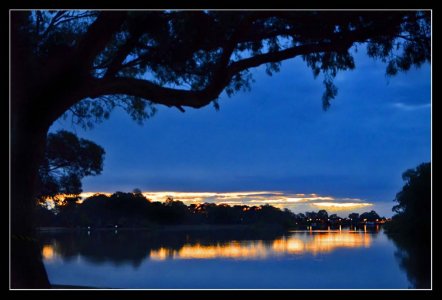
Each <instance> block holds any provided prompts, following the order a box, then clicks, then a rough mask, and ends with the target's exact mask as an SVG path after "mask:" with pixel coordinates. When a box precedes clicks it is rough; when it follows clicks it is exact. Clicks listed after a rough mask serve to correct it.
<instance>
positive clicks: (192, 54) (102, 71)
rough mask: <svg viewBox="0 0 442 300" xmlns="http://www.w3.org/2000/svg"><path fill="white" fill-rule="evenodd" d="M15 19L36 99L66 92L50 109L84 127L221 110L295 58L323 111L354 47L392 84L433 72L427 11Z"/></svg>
mask: <svg viewBox="0 0 442 300" xmlns="http://www.w3.org/2000/svg"><path fill="white" fill-rule="evenodd" d="M13 17H14V18H13V26H14V29H15V30H14V34H15V35H16V37H17V40H18V42H19V49H20V50H21V51H17V54H16V55H23V57H21V59H22V60H24V62H26V65H25V67H26V72H28V75H27V76H28V77H36V78H35V79H36V81H35V82H34V84H33V85H34V86H33V87H34V89H37V90H38V89H61V88H62V87H63V88H66V89H67V91H69V92H70V97H66V98H65V99H60V98H57V97H55V98H57V99H55V98H54V99H48V101H52V100H53V101H62V102H63V105H59V106H60V108H59V109H58V111H56V114H55V117H58V116H60V115H61V114H63V113H65V112H66V111H67V110H69V111H70V116H71V118H72V120H73V122H75V123H80V124H82V125H84V126H89V127H91V126H93V123H94V122H96V121H101V120H103V119H106V118H108V117H109V114H110V111H111V110H112V109H113V108H114V107H116V106H120V107H122V108H124V109H125V110H126V111H127V112H128V113H129V114H130V115H131V117H132V118H133V119H134V120H136V121H138V122H142V121H143V120H144V119H146V118H148V117H149V116H152V115H153V114H154V113H155V107H154V106H153V105H154V104H163V105H167V106H171V107H177V108H178V109H180V110H182V111H184V108H183V107H184V106H188V107H194V108H199V107H202V106H205V105H207V104H209V103H213V105H214V106H215V108H218V107H219V104H218V102H217V99H218V97H219V96H220V94H221V92H222V91H224V90H225V91H226V92H227V94H229V95H231V94H233V93H235V92H236V91H239V90H244V89H249V88H250V86H251V83H252V82H253V76H252V74H251V72H250V70H251V69H252V68H254V67H258V66H260V65H265V66H266V71H267V73H268V74H269V75H272V74H273V73H275V72H278V71H279V68H280V64H281V62H282V61H284V60H287V59H291V58H294V57H297V56H300V57H302V59H303V60H304V61H305V62H306V64H307V66H308V67H309V68H311V69H312V71H313V74H314V76H315V77H316V76H319V75H321V74H322V77H323V82H324V87H325V92H324V94H323V105H324V108H327V107H328V106H329V104H330V100H331V99H333V98H334V97H336V95H337V87H336V86H335V85H334V84H333V79H334V78H335V77H336V75H337V73H338V72H339V71H342V70H350V69H353V68H354V67H355V63H354V59H353V55H352V53H351V52H350V51H349V50H350V48H351V47H353V46H355V45H358V44H366V49H367V54H368V56H370V57H373V58H376V59H380V60H382V61H384V62H385V63H386V64H387V69H386V72H387V74H388V75H394V74H396V73H397V72H398V71H406V70H408V69H409V68H410V67H411V66H420V65H421V64H422V63H424V62H429V61H430V53H431V50H430V46H431V42H430V38H431V36H430V34H431V30H430V12H429V11H179V10H178V11H176V10H167V11H124V12H122V11H41V10H36V11H21V12H14V13H13ZM24 55H26V57H24ZM40 70H45V73H46V75H45V76H43V77H41V76H40ZM61 79H64V81H63V84H62V85H61V87H60V88H57V87H54V83H55V82H57V81H58V80H61ZM59 94H60V93H58V92H54V94H53V95H51V96H58V95H59ZM80 100H83V101H81V102H80ZM49 107H51V106H49ZM54 110H57V109H55V108H54Z"/></svg>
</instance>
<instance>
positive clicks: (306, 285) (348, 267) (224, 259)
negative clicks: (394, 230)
mask: <svg viewBox="0 0 442 300" xmlns="http://www.w3.org/2000/svg"><path fill="white" fill-rule="evenodd" d="M41 242H42V255H43V258H44V264H45V266H46V270H47V272H48V276H49V280H50V282H51V283H52V284H60V285H80V286H93V287H97V288H139V289H170V288H177V289H206V288H210V289H218V288H228V289H402V288H409V287H410V283H409V281H408V280H407V275H406V273H405V271H404V270H403V269H401V268H400V267H399V263H398V260H397V258H396V257H395V251H396V250H397V249H396V246H395V245H394V244H393V242H392V241H391V240H390V239H388V238H387V236H386V235H385V234H384V233H383V231H382V230H380V231H377V230H373V231H367V230H365V231H364V230H363V229H362V230H348V229H347V230H316V231H315V230H306V231H290V232H286V233H274V232H265V233H263V232H250V231H247V230H221V231H220V230H218V231H157V232H152V231H142V230H119V231H114V230H106V231H91V232H87V231H79V232H52V233H42V234H41Z"/></svg>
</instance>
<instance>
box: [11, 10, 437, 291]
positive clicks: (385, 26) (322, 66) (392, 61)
mask: <svg viewBox="0 0 442 300" xmlns="http://www.w3.org/2000/svg"><path fill="white" fill-rule="evenodd" d="M430 17H431V16H430V12H429V11H426V12H424V11H383V12H379V11H355V12H351V11H329V12H327V11H251V12H247V11H236V12H225V11H174V10H167V11H69V10H66V11H12V12H11V18H10V20H11V47H10V49H11V50H10V51H11V52H10V53H11V74H10V80H11V195H12V199H11V231H12V236H13V237H17V236H26V237H32V236H33V223H32V219H33V218H32V212H33V205H34V200H33V199H34V197H35V196H36V189H35V183H36V179H37V175H38V167H39V165H40V163H41V161H42V159H43V157H44V145H45V144H46V143H45V139H46V133H47V131H48V129H49V127H50V126H51V124H52V123H53V122H54V121H55V120H56V119H58V118H59V117H61V116H63V115H65V113H66V112H69V113H70V117H71V118H72V121H73V122H74V123H78V124H81V125H83V126H87V127H91V126H93V124H94V123H95V122H97V121H98V122H99V121H101V120H103V119H106V118H108V116H109V113H110V111H111V110H112V109H113V108H114V107H116V106H119V107H122V108H124V109H125V110H126V111H127V112H128V113H129V114H130V115H131V117H132V118H133V119H134V120H136V121H138V122H142V121H143V120H144V119H146V118H148V117H149V116H151V115H152V114H153V113H154V112H155V107H154V105H157V104H160V105H166V106H169V107H176V108H178V109H179V110H181V111H184V107H192V108H200V107H203V106H206V105H208V104H210V103H212V104H213V105H214V106H215V108H217V107H218V106H219V104H218V102H217V99H218V97H219V95H220V94H221V93H222V91H224V90H225V91H226V92H227V93H228V94H229V95H231V94H233V93H234V92H236V91H238V90H242V89H248V88H250V84H251V82H252V75H251V71H250V70H251V69H252V68H255V67H258V66H260V65H266V67H267V72H268V73H269V74H272V73H273V72H277V71H278V70H279V66H280V62H281V61H283V60H287V59H291V58H294V57H297V56H301V57H302V59H303V60H304V61H305V62H306V64H307V66H308V67H309V68H311V69H312V71H313V73H314V75H315V76H318V75H320V74H322V76H323V81H324V86H325V92H324V95H323V105H324V108H327V107H328V105H329V101H330V100H331V99H333V98H334V97H335V96H336V94H337V88H336V87H335V86H334V84H333V78H334V77H335V76H336V74H337V72H338V71H341V70H347V69H353V68H354V67H355V65H354V61H353V57H352V55H351V54H350V53H349V49H350V48H351V47H352V46H353V45H356V44H361V43H366V45H367V54H368V55H369V56H370V57H373V58H378V59H381V60H383V61H385V62H386V63H387V73H388V74H390V75H394V74H396V73H397V72H398V71H402V70H408V69H409V68H410V67H411V66H413V65H416V66H419V65H420V64H422V63H424V62H426V61H430V53H431V49H430V46H431V43H430V32H431V30H430ZM24 240H27V241H29V240H31V239H18V238H13V239H12V241H11V283H12V286H13V287H27V288H31V287H45V286H46V287H48V286H49V283H48V282H47V280H46V279H45V277H46V276H45V275H44V269H43V267H42V264H41V260H40V259H39V258H38V254H37V252H38V247H36V246H35V245H33V244H32V243H30V242H24ZM23 257H25V258H27V259H23ZM30 269H33V270H34V271H32V272H31V271H29V270H30Z"/></svg>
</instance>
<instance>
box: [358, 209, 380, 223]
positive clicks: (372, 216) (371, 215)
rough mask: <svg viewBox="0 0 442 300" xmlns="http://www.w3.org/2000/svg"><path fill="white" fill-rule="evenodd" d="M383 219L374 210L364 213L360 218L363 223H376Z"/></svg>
mask: <svg viewBox="0 0 442 300" xmlns="http://www.w3.org/2000/svg"><path fill="white" fill-rule="evenodd" d="M380 218H381V217H380V216H379V215H378V214H377V212H375V211H374V210H372V211H370V212H364V213H362V214H361V216H360V217H359V219H360V220H362V221H364V222H365V221H369V222H374V221H376V220H379V219H380Z"/></svg>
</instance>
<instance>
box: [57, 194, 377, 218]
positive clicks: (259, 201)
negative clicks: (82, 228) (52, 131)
mask: <svg viewBox="0 0 442 300" xmlns="http://www.w3.org/2000/svg"><path fill="white" fill-rule="evenodd" d="M95 194H104V195H106V196H110V195H112V193H108V192H84V193H82V194H80V196H81V197H82V200H80V201H79V202H82V201H84V199H86V198H87V197H90V196H93V195H95ZM142 194H143V195H144V196H145V197H146V198H147V199H149V200H151V201H159V202H164V201H165V200H166V199H167V198H169V197H172V198H173V199H174V200H178V201H182V202H183V203H184V204H186V205H190V204H198V203H204V202H208V203H216V204H227V205H231V206H233V205H248V206H260V205H266V204H268V205H272V206H275V207H278V208H281V209H284V208H288V209H290V210H292V211H293V212H296V213H299V212H305V211H309V210H318V209H326V210H329V211H348V212H353V211H355V212H361V211H363V210H364V209H365V208H367V207H370V206H373V203H370V202H366V201H363V200H362V199H358V198H339V197H333V196H330V195H319V194H315V193H311V194H303V193H287V192H281V191H244V192H224V193H221V192H219V193H218V192H179V191H157V192H148V191H145V192H142ZM58 197H59V198H63V197H65V195H58Z"/></svg>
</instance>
